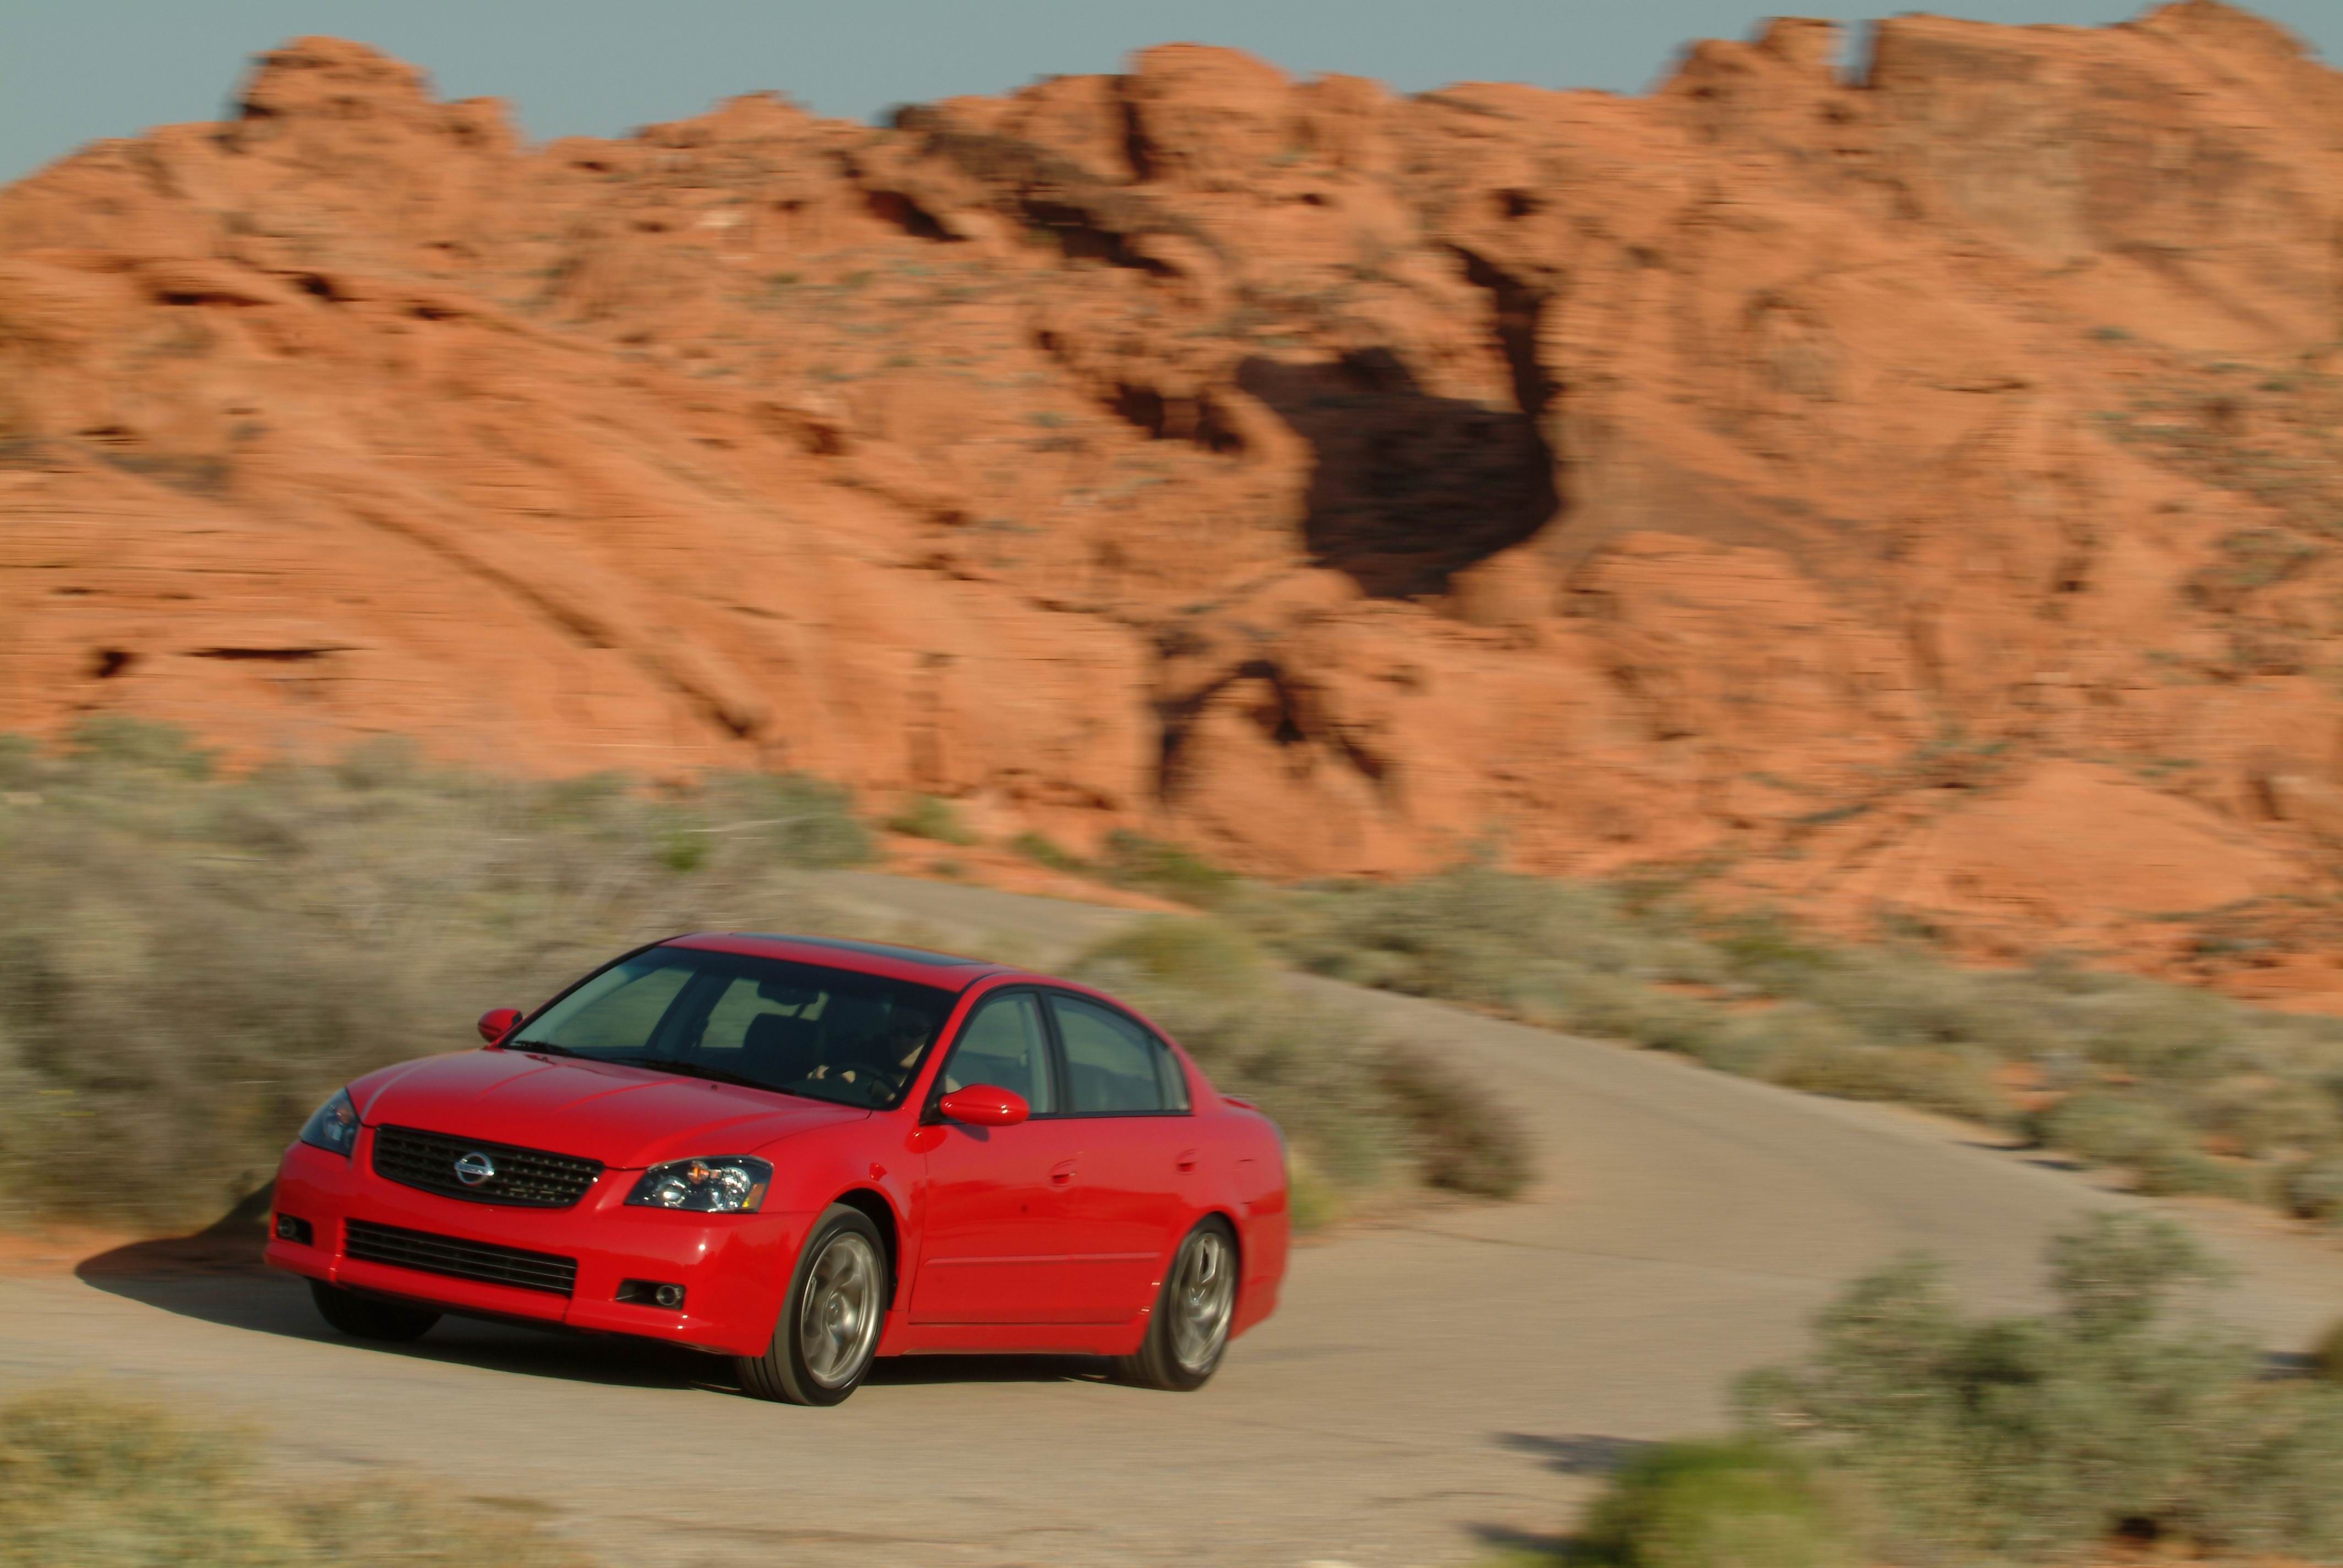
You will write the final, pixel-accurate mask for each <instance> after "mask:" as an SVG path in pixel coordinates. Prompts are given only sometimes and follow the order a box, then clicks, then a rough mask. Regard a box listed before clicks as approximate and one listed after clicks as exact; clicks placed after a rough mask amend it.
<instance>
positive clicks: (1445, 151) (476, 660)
mask: <svg viewBox="0 0 2343 1568" xmlns="http://www.w3.org/2000/svg"><path fill="white" fill-rule="evenodd" d="M1838 53H1839V43H1838V40H1837V38H1836V37H1835V34H1834V32H1833V30H1832V29H1831V28H1830V27H1829V26H1828V25H1825V24H1820V23H1813V22H1801V21H1781V22H1775V23H1773V24H1771V25H1768V26H1767V27H1766V28H1765V30H1764V31H1763V33H1762V35H1760V36H1759V37H1758V38H1757V39H1756V40H1755V42H1751V43H1704V44H1700V45H1695V46H1694V47H1693V48H1692V49H1690V50H1689V51H1688V52H1687V53H1686V54H1685V55H1684V58H1683V60H1682V61H1681V64H1680V66H1679V68H1678V69H1677V70H1676V72H1675V74H1674V76H1673V78H1672V79H1671V80H1669V81H1668V82H1667V83H1666V85H1664V86H1663V87H1662V88H1661V89H1660V90H1658V91H1657V92H1655V93H1654V94H1653V95H1650V96H1648V97H1644V98H1640V99H1627V98H1619V97H1614V96H1610V95H1601V94H1593V93H1554V92H1546V91H1541V90H1534V89H1531V88H1527V87H1522V86H1508V85H1461V86H1456V87H1452V88H1448V89H1444V90H1443V91H1439V92H1434V93H1429V94H1425V95H1421V96H1418V97H1414V98H1402V97H1396V96H1393V95H1390V94H1388V93H1386V92H1385V91H1384V90H1383V89H1382V88H1380V87H1378V86H1377V85H1374V84H1373V83H1371V82H1366V81H1361V80H1357V79H1352V78H1344V77H1326V78H1321V79H1318V80H1312V81H1295V80H1292V79H1290V78H1288V77H1287V76H1285V75H1282V74H1281V73H1280V72H1279V71H1277V70H1275V69H1273V68H1272V67H1270V66H1268V65H1262V64H1261V63H1259V62H1256V61H1253V60H1250V59H1247V58H1245V57H1242V56H1241V55H1232V54H1230V53H1226V52H1222V51H1217V50H1212V49H1204V48H1198V47H1190V46H1182V45H1171V46H1166V47H1163V48H1159V49H1154V50H1151V51H1148V52H1147V53H1145V54H1143V55H1140V56H1138V57H1137V58H1136V59H1134V60H1133V61H1132V62H1131V67H1130V70H1129V71H1128V72H1127V73H1126V74H1124V75H1117V76H1098V77H1071V78H1059V79H1054V80H1050V81H1046V82H1042V83H1041V84H1038V85H1035V86H1033V87H1031V88H1029V89H1027V90H1025V91H1023V92H1021V93H1018V94H1015V95H1011V96H1009V97H1006V98H1002V99H999V100H990V99H983V100H980V99H970V100H952V101H948V102H943V103H939V104H934V105H929V106H921V107H919V108H916V109H912V110H907V111H905V112H903V113H902V114H901V115H900V116H899V117H898V120H897V123H896V124H895V125H894V126H891V127H890V128H885V129H876V128H870V127H866V126H856V125H851V124H846V123H841V122H837V121H826V120H821V119H818V118H815V117H812V116H809V115H806V114H804V113H802V112H800V111H799V110H798V109H796V108H795V107H793V106H790V105H789V104H788V103H787V102H785V101H782V100H780V99H779V98H775V97H766V96H758V97H749V98H744V99H739V100H736V101H734V102H731V103H729V104H726V105H724V106H721V107H719V108H718V109H716V110H715V111H713V112H712V113H709V114H707V115H704V116H699V117H698V118H696V119H689V120H683V121H679V122H676V123H674V124H670V125H662V126H650V127H648V128H646V129H645V130H643V131H642V132H640V133H639V134H638V135H637V136H634V137H632V138H629V139H627V140H624V141H612V142H603V141H588V140H580V139H571V140H564V141H558V142H555V143H552V144H549V145H547V146H538V147H528V146H521V145H519V144H518V141H517V139H516V137H515V136H514V134H513V132H512V131H511V129H510V128H509V126H508V123H507V120H506V117H505V116H504V115H503V113H502V111H501V110H500V108H499V106H498V105H497V104H495V103H494V102H491V101H485V100H468V101H465V102H460V103H442V102H439V101H437V100H435V99H434V98H433V97H432V95H430V93H429V91H428V89H427V85H426V83H425V82H424V81H423V80H422V79H421V78H420V76H419V75H418V74H417V73H416V72H415V71H413V70H412V69H410V68H408V67H407V66H405V65H400V64H398V63H397V62H394V61H392V60H389V59H387V58H385V57H384V56H382V55H378V54H377V53H374V52H373V51H371V50H368V49H367V48H364V47H362V46H359V45H354V44H347V43H341V42H337V41H333V40H328V39H318V38H310V39H301V40H297V41H295V42H293V43H291V44H288V45H286V46H285V47H283V48H282V49H280V50H278V51H277V52H276V53H274V54H272V55H267V56H266V57H265V58H263V59H262V60H261V61H260V62H259V63H258V64H257V65H256V69H255V71H254V73H253V74H252V75H251V77H250V79H249V81H248V82H247V83H246V85H245V86H244V88H243V90H242V93H241V95H240V99H239V103H238V106H237V108H236V117H235V118H233V119H231V120H229V121H227V122H226V123H223V124H216V125H194V126H170V127H166V128H162V129H158V130H156V131H153V132H151V133H149V134H147V135H146V136H141V137H138V138H136V139H134V140H128V141H120V142H109V143H104V144H100V145H97V146H93V147H90V148H88V149H87V150H85V151H84V152H82V153H80V154H78V155H76V156H73V157H71V158H68V159H66V160H65V161H63V162H62V163H60V164H58V165H55V166H53V167H51V168H49V169H47V170H45V171H43V172H42V173H40V174H38V175H36V176H34V177H32V178H30V179H27V180H25V181H23V182H21V183H19V184H18V185H16V186H13V187H10V188H9V189H7V190H6V191H5V193H0V670H5V680H0V728H8V729H28V730H32V731H35V732H40V733H54V732H55V731H56V730H58V729H60V728H61V727H63V726H65V725H66V724H68V723H70V722H71V721H72V720H73V719H75V717H76V716H78V715H80V714H83V713H86V712H88V711H91V710H96V709H105V710H116V709H119V710H125V711H129V712H135V713H139V714H144V715H149V716H153V717H160V718H168V719H176V720H179V721H182V722H186V723H188V724H191V725H192V726H194V727H195V728H196V729H199V730H200V731H202V732H203V733H205V734H206V735H207V736H209V737H211V738H212V739H216V740H218V741H221V742H223V743H226V744H227V745H228V746H230V747H231V749H234V750H235V751H236V752H237V753H238V754H240V755H245V756H258V755H263V754H266V753H268V752H270V751H275V750H293V751H298V752H308V753H317V752H322V751H327V750H330V749H337V748H338V747H340V746H341V745H343V744H345V743H347V740H348V739H351V738H353V737H355V736H358V735H363V734H369V733H376V732H397V733H404V734H411V735H414V736H417V737H419V738H420V739H422V740H423V741H424V742H425V743H426V744H427V746H428V747H429V748H431V749H433V750H434V751H436V752H437V753H438V754H440V755H443V756H446V757H449V758H453V759H463V760H468V761H471V762H476V763H481V764H486V765H490V766H498V767H510V768H526V769H539V770H553V769H561V770H573V769H608V768H618V769H635V770H642V771H649V772H653V773H658V774H675V773H679V772H689V770H691V769H696V768H703V767H711V766H728V767H734V766H764V767H772V768H795V769H809V770H811V771H815V772H819V773H822V774H826V775H830V776H833V777H836V778H839V779H845V780H848V781H850V782H851V783H853V784H854V785H856V786H858V787H859V788H860V789H863V790H865V791H868V792H870V793H872V794H874V795H875V796H877V797H880V798H884V797H885V796H887V795H888V794H890V793H892V792H907V791H918V792H925V793H932V794H939V795H945V796H950V797H954V798H956V799H959V800H960V802H961V803H962V809H963V810H964V811H965V813H966V814H967V815H968V816H969V817H970V819H972V820H974V821H976V822H977V823H978V824H979V825H980V826H981V827H983V828H984V829H987V830H988V831H990V832H994V833H1007V832H1011V831H1014V830H1016V829H1019V828H1021V827H1033V828H1038V829H1041V830H1043V831H1046V832H1048V833H1050V834H1052V835H1054V836H1055V837H1057V838H1059V839H1061V840H1064V841H1066V842H1069V843H1071V844H1075V845H1081V844H1084V843H1087V842H1090V841H1091V840H1093V839H1096V837H1097V836H1098V835H1100V834H1101V833H1102V832H1104V831H1105V830H1107V829H1110V828H1111V827H1115V826H1127V827H1135V828H1138V829H1142V830H1145V831H1149V832H1152V833H1157V834H1161V835H1163V836H1167V837H1172V838H1177V839H1182V840H1184V841H1186V842H1189V843H1191V844H1192V845H1194V846H1195V847H1197V848H1199V849H1202V850H1203V851H1204V852H1206V853H1208V854H1211V855H1212V856H1214V857H1216V858H1219V859H1225V860H1228V861H1230V862H1232V863H1236V864H1240V865H1243V866H1246V867H1248V868H1251V869H1257V870H1262V871H1265V872H1272V873H1287V874H1298V873H1324V872H1375V873H1383V872H1405V871H1410V870H1415V869H1423V868H1426V867H1429V866H1433V865H1436V864H1438V863H1441V862H1443V861H1444V860H1446V859H1451V858H1453V857H1454V856H1456V855H1458V854H1460V853H1462V852H1464V851H1465V850H1466V849H1469V848H1470V847H1471V846H1473V845H1474V844H1476V843H1481V842H1488V841H1494V842H1499V843H1502V844H1503V846H1504V850H1505V853H1506V854H1507V855H1508V856H1509V857H1510V858H1511V859H1513V860H1515V861H1517V862H1518V863H1520V864H1522V865H1523V866H1526V867H1529V868H1533V869H1549V870H1556V871H1604V870H1610V869H1617V868H1620V867H1623V866H1627V865H1636V864H1648V863H1666V864H1669V865H1674V866H1678V867H1691V868H1694V869H1697V870H1698V871H1699V872H1701V873H1702V874H1705V875H1708V876H1712V877H1715V878H1716V879H1718V880H1719V883H1720V886H1723V887H1725V888H1729V889H1731V890H1735V891H1736V892H1737V893H1738V894H1740V895H1743V896H1753V897H1765V898H1774V899H1780V900H1786V901H1789V902H1793V903H1795V904H1797V905H1799V906H1801V907H1804V908H1806V909H1809V910H1813V911H1815V913H1817V914H1818V915H1820V916H1821V917H1823V918H1824V919H1825V920H1830V921H1832V922H1835V923H1836V924H1838V925H1840V926H1842V927H1844V928H1845V929H1848V930H1857V931H1862V930H1874V929H1876V928H1877V926H1878V925H1879V924H1880V922H1882V921H1890V922H1893V921H1898V920H1923V921H1926V922H1927V923H1929V924H1932V925H1934V926H1936V927H1938V928H1940V929H1943V930H1947V931H1949V932H1952V933H1953V934H1955V935H1956V936H1957V937H1958V938H1959V939H1960V940H1963V941H1965V942H1966V943H1968V944H1970V945H1971V946H1972V948H1973V950H1976V951H1978V952H1981V953H2002V954H2011V953H2016V952H2021V951H2025V950H2030V949H2033V948H2036V947H2039V946H2040V945H2042V944H2044V943H2052V942H2055V943H2061V944H2066V945H2069V946H2075V947H2079V948H2083V949H2087V950H2090V949H2097V950H2105V951H2117V952H2120V953H2122V954H2123V955H2125V956H2126V957H2127V959H2128V960H2129V961H2133V962H2137V963H2139V964H2142V965H2145V966H2147V967H2161V968H2167V969H2177V970H2186V971H2192V972H2199V973H2204V974H2208V975H2214V976H2216V977H2218V978H2224V979H2225V980H2227V981H2228V983H2231V984H2232V985H2233V986H2235V987H2237V988H2238V989H2246V990H2263V991H2281V990H2295V991H2305V992H2317V991H2319V990H2331V989H2334V988H2336V987H2338V986H2343V975H2338V972H2337V971H2336V970H2334V969H2333V968H2331V967H2329V960H2330V958H2331V955H2332V951H2333V944H2332V942H2331V940H2330V939H2331V935H2332V932H2331V930H2330V929H2329V926H2328V918H2329V917H2328V907H2329V903H2328V901H2329V900H2330V899H2331V897H2332V892H2333V889H2334V886H2335V873H2336V871H2337V869H2338V866H2343V685H2338V677H2343V642H2338V636H2339V635H2343V559H2338V553H2337V550H2336V548H2335V547H2336V544H2337V541H2338V537H2343V437H2338V431H2337V418H2338V414H2343V382H2338V380H2337V379H2336V377H2335V371H2336V367H2335V366H2334V365H2333V363H2332V357H2333V354H2334V352H2335V347H2336V344H2337V340H2338V337H2343V75H2338V73H2337V72H2335V71H2333V70H2330V69H2328V68H2327V67H2325V66H2324V65H2320V64H2319V63H2318V62H2317V61H2315V60H2314V59H2312V58H2310V57H2308V55H2306V54H2305V53H2304V51H2303V50H2302V48H2301V47H2300V46H2299V45H2298V44H2297V43H2296V42H2295V41H2294V40H2293V39H2292V38H2291V37H2289V36H2288V35H2286V34H2284V33H2283V32H2281V31H2280V30H2278V28H2276V27H2273V26H2271V25H2268V24H2266V23H2264V22H2261V21H2259V20H2258V19H2257V18H2255V17H2254V16H2252V15H2247V14H2246V13H2244V12H2241V11H2237V10H2234V9H2231V8H2228V7H2226V6H2224V5H2217V4H2213V3H2211V0H2184V3H2182V4H2178V5H2169V6H2167V7H2165V8H2163V9H2161V10H2157V11H2156V12H2153V13H2152V14H2149V15H2146V16H2144V17H2142V18H2141V19H2140V20H2138V21H2137V22H2135V23H2133V24H2130V25H2123V26H2118V27H2114V28H2109V29H2106V30H2098V31H2084V30H2076V29H2068V28H2003V27H1993V26H1986V25H1973V24H1966V23H1956V22H1947V21H1942V20H1936V19H1929V18H1922V17H1910V18H1902V19H1898V20H1895V21H1890V22H1885V23H1883V24H1881V25H1879V26H1878V28H1877V30H1876V33H1875V40H1874V45H1873V48H1872V51H1871V56H1870V58H1869V59H1867V60H1866V61H1865V62H1863V63H1862V64H1861V65H1860V68H1859V69H1858V70H1857V71H1856V72H1855V74H1853V75H1847V74H1845V73H1843V72H1842V71H1840V70H1839V69H1838V68H1837V67H1836V65H1835V64H1834V62H1835V59H1836V57H1837V55H1838Z"/></svg>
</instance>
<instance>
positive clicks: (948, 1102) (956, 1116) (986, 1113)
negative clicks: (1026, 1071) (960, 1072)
mask: <svg viewBox="0 0 2343 1568" xmlns="http://www.w3.org/2000/svg"><path fill="white" fill-rule="evenodd" d="M936 1109H937V1110H938V1111H942V1112H943V1113H944V1114H945V1115H946V1116H948V1117H950V1118H951V1119H952V1120H953V1121H965V1122H967V1123H968V1124H969V1125H970V1127H1014V1126H1016V1125H1017V1124H1018V1123H1019V1122H1021V1121H1024V1120H1025V1119H1026V1118H1027V1117H1028V1116H1031V1115H1032V1114H1033V1108H1032V1107H1031V1106H1030V1105H1028V1104H1026V1103H1025V1097H1024V1096H1023V1095H1021V1094H1013V1093H1011V1091H1008V1090H1006V1089H997V1088H995V1087H994V1086H993V1085H991V1084H990V1083H971V1084H970V1085H969V1086H968V1087H967V1088H966V1089H956V1090H954V1091H951V1092H950V1094H947V1095H945V1096H944V1097H943V1098H942V1099H941V1100H939V1101H936Z"/></svg>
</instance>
